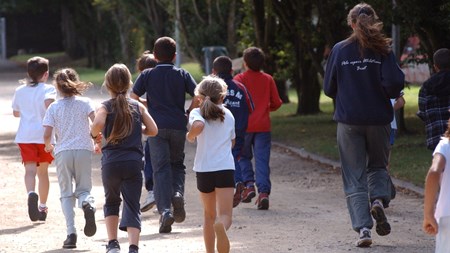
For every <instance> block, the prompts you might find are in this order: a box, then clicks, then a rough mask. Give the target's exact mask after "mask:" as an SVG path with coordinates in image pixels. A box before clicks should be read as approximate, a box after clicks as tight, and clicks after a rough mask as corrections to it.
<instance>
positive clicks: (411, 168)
mask: <svg viewBox="0 0 450 253" xmlns="http://www.w3.org/2000/svg"><path fill="white" fill-rule="evenodd" d="M418 91H419V87H418V86H412V87H410V88H406V89H405V95H404V98H405V100H406V104H405V107H404V110H405V111H404V114H405V125H406V128H407V132H405V133H400V134H399V135H398V136H397V139H396V142H395V144H394V146H393V150H392V155H391V161H390V163H391V165H390V171H391V174H392V175H394V176H395V177H397V178H400V179H403V180H406V181H409V182H412V183H413V184H415V185H418V186H423V182H424V179H425V175H426V173H427V171H428V168H429V166H430V164H431V151H429V150H428V149H427V148H426V145H425V139H426V137H425V130H424V124H423V122H422V121H421V120H420V119H419V118H418V117H417V116H416V112H417V109H418V106H417V96H418ZM289 98H290V100H291V103H289V104H283V106H282V107H281V108H280V109H279V110H278V111H276V112H273V113H272V114H271V117H272V137H273V140H274V141H278V142H282V143H285V144H287V145H290V146H293V147H296V148H303V149H305V150H307V151H308V152H311V153H315V154H318V155H321V156H324V157H326V158H330V159H333V160H336V161H338V160H339V153H338V149H337V143H336V122H334V121H333V120H332V116H333V115H332V111H333V105H332V100H331V99H330V98H328V97H326V96H325V95H323V94H322V96H321V98H320V108H321V110H322V113H320V114H317V115H307V116H298V115H294V114H295V112H296V109H297V97H296V94H295V92H294V91H290V93H289Z"/></svg>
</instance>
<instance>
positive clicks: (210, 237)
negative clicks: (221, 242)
mask: <svg viewBox="0 0 450 253" xmlns="http://www.w3.org/2000/svg"><path fill="white" fill-rule="evenodd" d="M231 189H232V190H233V188H231ZM200 198H201V200H202V203H203V240H204V242H205V248H206V253H214V252H215V250H214V244H215V239H216V236H215V234H214V227H213V226H214V222H215V220H216V215H217V214H216V192H215V191H214V192H210V193H203V192H200ZM232 198H233V192H231V199H232ZM231 199H230V205H231V204H232V200H231ZM231 208H233V207H232V206H231Z"/></svg>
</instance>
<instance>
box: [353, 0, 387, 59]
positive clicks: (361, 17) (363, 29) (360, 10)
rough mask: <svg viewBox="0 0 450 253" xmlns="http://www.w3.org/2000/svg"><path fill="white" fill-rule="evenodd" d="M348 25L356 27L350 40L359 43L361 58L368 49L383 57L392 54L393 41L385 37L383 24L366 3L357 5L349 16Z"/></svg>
mask: <svg viewBox="0 0 450 253" xmlns="http://www.w3.org/2000/svg"><path fill="white" fill-rule="evenodd" d="M347 24H348V25H349V26H351V25H352V24H353V25H354V27H353V33H352V34H351V35H350V37H349V39H350V40H356V41H358V43H359V46H360V52H361V56H362V55H363V50H364V49H366V48H367V49H371V50H373V51H375V52H376V53H379V54H382V55H387V54H388V53H389V52H390V50H391V49H390V44H391V39H389V38H387V37H386V35H384V33H383V31H382V29H383V22H381V21H380V20H379V19H378V16H377V14H376V13H375V10H374V9H373V8H372V6H370V5H368V4H366V3H360V4H357V5H355V7H353V8H352V9H351V10H350V11H349V13H348V15H347Z"/></svg>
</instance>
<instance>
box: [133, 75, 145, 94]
mask: <svg viewBox="0 0 450 253" xmlns="http://www.w3.org/2000/svg"><path fill="white" fill-rule="evenodd" d="M146 73H148V71H144V72H142V73H141V74H139V76H138V77H137V78H136V81H135V82H134V86H133V90H132V91H133V93H134V94H136V95H137V96H138V97H140V96H142V95H144V93H145V92H146V90H145V80H146V78H145V76H146V75H147V74H146Z"/></svg>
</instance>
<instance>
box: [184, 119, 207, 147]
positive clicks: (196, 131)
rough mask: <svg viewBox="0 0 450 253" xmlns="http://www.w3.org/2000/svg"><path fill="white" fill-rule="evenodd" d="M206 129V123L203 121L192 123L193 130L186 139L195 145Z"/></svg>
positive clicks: (187, 134)
mask: <svg viewBox="0 0 450 253" xmlns="http://www.w3.org/2000/svg"><path fill="white" fill-rule="evenodd" d="M204 127H205V123H203V122H202V121H200V120H196V121H194V123H192V126H191V129H190V130H189V132H187V133H186V139H187V140H188V141H189V142H191V143H193V142H194V141H195V138H196V137H197V136H199V135H200V134H201V133H202V131H203V128H204Z"/></svg>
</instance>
